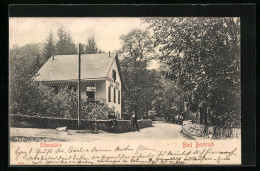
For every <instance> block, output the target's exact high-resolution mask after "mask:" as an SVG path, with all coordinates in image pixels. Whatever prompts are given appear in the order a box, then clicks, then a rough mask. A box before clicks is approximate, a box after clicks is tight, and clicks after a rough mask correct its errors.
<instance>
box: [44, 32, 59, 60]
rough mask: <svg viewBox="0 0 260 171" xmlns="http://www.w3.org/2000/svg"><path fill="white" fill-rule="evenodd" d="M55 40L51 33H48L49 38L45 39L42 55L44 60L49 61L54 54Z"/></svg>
mask: <svg viewBox="0 0 260 171" xmlns="http://www.w3.org/2000/svg"><path fill="white" fill-rule="evenodd" d="M55 50H56V47H55V40H54V36H53V34H52V32H50V33H49V37H48V38H47V41H46V42H45V45H44V52H43V55H44V57H45V58H46V59H49V58H50V57H51V56H53V55H54V54H55Z"/></svg>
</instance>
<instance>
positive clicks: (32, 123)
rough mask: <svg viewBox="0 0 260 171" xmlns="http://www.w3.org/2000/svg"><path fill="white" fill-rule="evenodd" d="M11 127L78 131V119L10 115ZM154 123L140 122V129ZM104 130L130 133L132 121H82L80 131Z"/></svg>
mask: <svg viewBox="0 0 260 171" xmlns="http://www.w3.org/2000/svg"><path fill="white" fill-rule="evenodd" d="M9 116H10V126H12V127H22V128H50V129H55V128H57V127H65V126H66V127H67V129H78V120H77V119H64V118H50V117H35V116H26V115H12V114H11V115H9ZM151 126H152V121H151V120H150V119H143V120H138V127H139V128H145V127H151ZM95 128H96V129H97V130H103V131H108V132H128V131H132V125H131V122H130V120H117V121H110V120H97V121H87V120H81V127H80V128H79V129H87V130H95Z"/></svg>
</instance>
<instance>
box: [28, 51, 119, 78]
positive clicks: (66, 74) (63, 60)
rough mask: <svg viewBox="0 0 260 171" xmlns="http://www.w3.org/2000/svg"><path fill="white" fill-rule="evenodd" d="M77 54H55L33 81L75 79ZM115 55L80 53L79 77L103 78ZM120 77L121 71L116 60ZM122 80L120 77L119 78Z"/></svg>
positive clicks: (76, 74) (115, 58) (76, 76)
mask: <svg viewBox="0 0 260 171" xmlns="http://www.w3.org/2000/svg"><path fill="white" fill-rule="evenodd" d="M78 58H79V57H78V55H56V56H54V60H53V59H52V57H51V58H50V59H49V60H48V61H47V62H46V63H45V64H44V65H43V66H42V68H41V69H40V70H39V71H38V73H37V74H36V75H35V77H34V78H33V79H34V80H35V81H68V80H69V81H74V80H75V81H76V80H77V79H78ZM117 58H118V57H117V55H116V54H113V53H110V57H109V54H108V53H98V54H82V55H81V79H82V80H91V79H93V80H97V79H105V78H106V77H107V73H108V72H109V70H110V67H111V65H112V62H113V61H114V60H118V59H117ZM117 66H118V69H119V73H120V77H121V71H120V68H119V63H118V61H117ZM121 80H122V78H121Z"/></svg>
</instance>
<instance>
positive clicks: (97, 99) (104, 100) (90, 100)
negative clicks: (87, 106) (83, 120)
mask: <svg viewBox="0 0 260 171" xmlns="http://www.w3.org/2000/svg"><path fill="white" fill-rule="evenodd" d="M87 102H89V103H96V104H102V105H104V104H106V99H102V98H87Z"/></svg>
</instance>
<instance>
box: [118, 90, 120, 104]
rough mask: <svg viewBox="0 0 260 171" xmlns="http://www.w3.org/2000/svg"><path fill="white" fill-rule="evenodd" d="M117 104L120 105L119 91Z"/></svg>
mask: <svg viewBox="0 0 260 171" xmlns="http://www.w3.org/2000/svg"><path fill="white" fill-rule="evenodd" d="M118 104H120V91H119V90H118Z"/></svg>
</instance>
